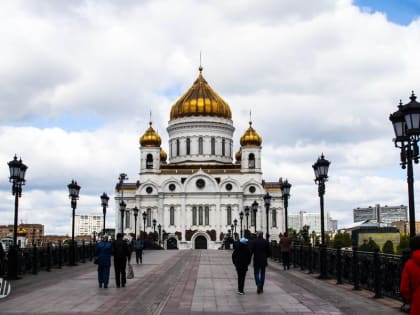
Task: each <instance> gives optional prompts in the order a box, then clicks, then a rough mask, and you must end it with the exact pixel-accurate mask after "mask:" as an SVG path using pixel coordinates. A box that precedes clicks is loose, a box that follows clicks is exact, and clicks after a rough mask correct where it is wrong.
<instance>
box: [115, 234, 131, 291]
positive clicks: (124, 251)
mask: <svg viewBox="0 0 420 315" xmlns="http://www.w3.org/2000/svg"><path fill="white" fill-rule="evenodd" d="M112 253H113V255H114V270H115V282H116V284H117V288H119V287H120V284H121V286H122V287H125V282H126V278H125V267H126V265H127V261H128V262H130V256H131V253H130V250H129V249H128V244H127V242H126V241H125V240H123V235H122V233H118V234H117V239H116V240H115V241H114V242H113V243H112Z"/></svg>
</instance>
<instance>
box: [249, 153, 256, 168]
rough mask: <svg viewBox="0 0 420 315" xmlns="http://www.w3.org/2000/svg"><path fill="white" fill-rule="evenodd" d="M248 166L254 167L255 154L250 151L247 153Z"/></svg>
mask: <svg viewBox="0 0 420 315" xmlns="http://www.w3.org/2000/svg"><path fill="white" fill-rule="evenodd" d="M248 168H255V155H254V153H251V154H250V155H248Z"/></svg>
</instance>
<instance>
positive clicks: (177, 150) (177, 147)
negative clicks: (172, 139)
mask: <svg viewBox="0 0 420 315" xmlns="http://www.w3.org/2000/svg"><path fill="white" fill-rule="evenodd" d="M176 156H179V139H176Z"/></svg>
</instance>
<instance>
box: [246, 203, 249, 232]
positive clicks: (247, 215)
mask: <svg viewBox="0 0 420 315" xmlns="http://www.w3.org/2000/svg"><path fill="white" fill-rule="evenodd" d="M245 217H246V231H248V217H249V207H248V206H246V207H245Z"/></svg>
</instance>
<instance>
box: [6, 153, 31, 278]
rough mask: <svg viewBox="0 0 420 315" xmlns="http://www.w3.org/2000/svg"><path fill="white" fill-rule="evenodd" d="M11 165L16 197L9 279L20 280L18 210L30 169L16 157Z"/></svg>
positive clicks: (11, 177)
mask: <svg viewBox="0 0 420 315" xmlns="http://www.w3.org/2000/svg"><path fill="white" fill-rule="evenodd" d="M7 164H8V165H9V171H10V177H9V182H11V183H12V194H13V196H15V221H14V226H13V246H10V248H9V251H8V254H7V256H8V268H9V269H8V272H7V275H8V278H9V279H18V276H17V273H18V268H17V264H18V253H17V251H18V249H17V227H18V210H19V198H20V197H21V196H22V186H23V185H25V172H26V170H27V169H28V167H27V166H26V165H25V164H23V162H22V159H19V160H18V159H17V157H16V155H15V157H14V158H13V160H12V161H10V162H9V163H7Z"/></svg>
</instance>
